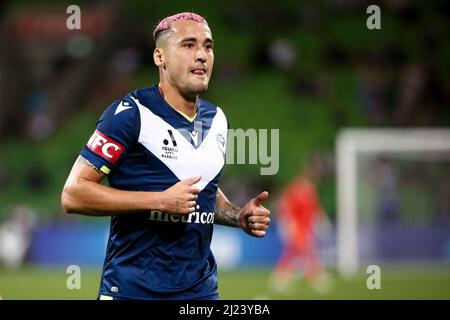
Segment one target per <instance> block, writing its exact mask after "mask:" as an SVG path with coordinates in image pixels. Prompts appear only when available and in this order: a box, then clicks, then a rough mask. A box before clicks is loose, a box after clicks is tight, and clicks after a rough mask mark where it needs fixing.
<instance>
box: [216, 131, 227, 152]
mask: <svg viewBox="0 0 450 320" xmlns="http://www.w3.org/2000/svg"><path fill="white" fill-rule="evenodd" d="M216 140H217V145H218V146H219V149H220V151H222V154H223V156H224V157H225V138H224V136H223V135H221V134H220V133H219V134H217V135H216Z"/></svg>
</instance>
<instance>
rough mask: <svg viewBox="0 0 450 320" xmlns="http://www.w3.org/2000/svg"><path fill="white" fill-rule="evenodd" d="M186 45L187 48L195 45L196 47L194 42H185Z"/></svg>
mask: <svg viewBox="0 0 450 320" xmlns="http://www.w3.org/2000/svg"><path fill="white" fill-rule="evenodd" d="M184 46H185V47H186V48H193V47H194V44H193V43H185V44H184Z"/></svg>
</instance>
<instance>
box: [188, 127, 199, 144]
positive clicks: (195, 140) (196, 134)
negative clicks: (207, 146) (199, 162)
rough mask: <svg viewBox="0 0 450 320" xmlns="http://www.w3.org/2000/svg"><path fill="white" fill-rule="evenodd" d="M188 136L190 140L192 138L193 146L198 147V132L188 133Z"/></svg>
mask: <svg viewBox="0 0 450 320" xmlns="http://www.w3.org/2000/svg"><path fill="white" fill-rule="evenodd" d="M189 134H190V136H191V138H192V141H193V142H194V144H195V146H197V145H198V132H197V131H195V130H194V131H192V132H191V131H189Z"/></svg>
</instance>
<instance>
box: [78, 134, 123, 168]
mask: <svg viewBox="0 0 450 320" xmlns="http://www.w3.org/2000/svg"><path fill="white" fill-rule="evenodd" d="M86 147H88V148H89V150H91V151H92V152H94V153H95V154H97V155H99V156H100V157H102V158H104V159H106V160H108V161H109V162H111V163H113V164H114V163H116V162H117V160H119V157H120V155H121V154H122V152H123V151H124V150H125V148H124V146H123V145H121V144H120V143H118V142H116V141H114V140H113V139H111V138H109V137H107V136H106V135H104V134H103V133H101V132H100V131H98V130H95V132H94V134H93V135H92V136H91V138H90V139H89V141H88V143H87V144H86Z"/></svg>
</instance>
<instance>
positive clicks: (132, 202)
mask: <svg viewBox="0 0 450 320" xmlns="http://www.w3.org/2000/svg"><path fill="white" fill-rule="evenodd" d="M62 203H63V207H64V209H65V211H66V212H68V213H79V214H85V215H91V216H109V215H115V214H121V213H129V212H143V211H149V210H151V209H155V210H160V209H161V204H160V201H159V199H158V193H157V192H139V191H123V190H118V189H115V188H111V187H107V186H104V185H102V184H99V183H96V182H92V181H79V182H78V183H77V184H75V185H71V186H68V187H66V188H65V189H64V191H63V195H62Z"/></svg>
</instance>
